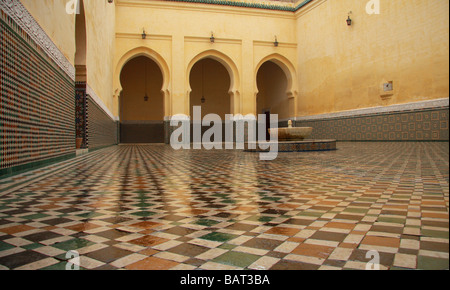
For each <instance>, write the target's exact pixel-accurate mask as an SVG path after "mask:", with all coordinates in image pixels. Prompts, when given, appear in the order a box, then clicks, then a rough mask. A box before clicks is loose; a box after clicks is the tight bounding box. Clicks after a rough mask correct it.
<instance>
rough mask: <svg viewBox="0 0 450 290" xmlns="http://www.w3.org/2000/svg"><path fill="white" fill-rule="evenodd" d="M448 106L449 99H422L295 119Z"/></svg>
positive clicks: (311, 119)
mask: <svg viewBox="0 0 450 290" xmlns="http://www.w3.org/2000/svg"><path fill="white" fill-rule="evenodd" d="M448 106H449V99H448V98H443V99H436V100H431V101H421V102H414V103H408V104H400V105H392V106H387V107H373V108H365V109H358V110H351V111H343V112H336V113H330V114H321V115H314V116H303V117H296V118H294V119H293V121H314V120H324V119H336V118H348V117H355V116H362V115H372V114H389V113H398V112H405V111H414V110H423V109H436V108H442V107H448Z"/></svg>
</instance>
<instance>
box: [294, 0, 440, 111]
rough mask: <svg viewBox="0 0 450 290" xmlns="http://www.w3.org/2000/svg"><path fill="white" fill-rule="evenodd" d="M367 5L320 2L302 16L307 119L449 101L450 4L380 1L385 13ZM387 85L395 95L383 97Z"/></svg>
mask: <svg viewBox="0 0 450 290" xmlns="http://www.w3.org/2000/svg"><path fill="white" fill-rule="evenodd" d="M367 2H368V1H362V0H326V1H324V0H316V1H314V2H313V3H312V4H311V5H310V7H313V8H307V9H304V10H303V11H300V12H299V13H297V15H296V16H297V17H298V20H297V36H298V44H299V45H298V66H297V67H298V83H299V99H298V114H299V115H300V116H307V115H315V114H321V113H329V112H337V111H344V110H352V109H358V108H367V107H374V106H386V105H392V104H402V103H409V102H415V101H421V100H431V99H437V98H447V97H448V96H449V85H448V78H449V65H448V64H449V55H448V51H449V39H448V35H449V1H443V0H427V1H424V0H380V4H381V5H380V8H381V11H380V14H379V15H368V14H367V13H366V4H367ZM349 11H352V14H351V18H352V19H353V25H352V26H351V27H348V26H347V24H346V19H347V15H348V12H349ZM387 81H393V84H394V91H393V95H392V96H384V97H382V96H381V94H382V90H381V86H382V84H383V83H384V82H387Z"/></svg>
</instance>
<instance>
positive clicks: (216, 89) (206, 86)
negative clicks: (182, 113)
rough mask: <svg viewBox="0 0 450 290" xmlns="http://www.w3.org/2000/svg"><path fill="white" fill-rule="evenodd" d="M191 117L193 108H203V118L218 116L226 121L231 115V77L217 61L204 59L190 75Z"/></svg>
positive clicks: (195, 66)
mask: <svg viewBox="0 0 450 290" xmlns="http://www.w3.org/2000/svg"><path fill="white" fill-rule="evenodd" d="M189 79H190V86H191V89H192V91H191V94H190V115H191V118H192V117H193V107H194V106H200V107H201V108H202V116H201V117H202V118H203V117H204V116H206V115H208V114H217V115H219V116H220V118H222V120H224V119H225V115H226V114H230V113H231V100H230V94H229V90H230V84H231V81H230V75H229V73H228V71H227V69H226V68H225V67H224V66H223V65H222V64H221V63H220V62H218V61H217V60H214V59H212V58H204V59H201V60H199V61H198V62H197V63H196V64H195V65H194V66H193V67H192V70H191V73H190V78H189Z"/></svg>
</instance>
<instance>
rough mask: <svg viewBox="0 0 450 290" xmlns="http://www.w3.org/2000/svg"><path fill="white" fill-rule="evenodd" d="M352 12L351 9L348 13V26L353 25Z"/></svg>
mask: <svg viewBox="0 0 450 290" xmlns="http://www.w3.org/2000/svg"><path fill="white" fill-rule="evenodd" d="M350 14H352V12H351V11H350V12H349V13H348V18H347V25H348V26H352V19H351V18H350Z"/></svg>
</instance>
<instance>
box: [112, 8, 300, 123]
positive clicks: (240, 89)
mask: <svg viewBox="0 0 450 290" xmlns="http://www.w3.org/2000/svg"><path fill="white" fill-rule="evenodd" d="M116 2H117V4H116V7H117V9H116V54H115V57H114V59H115V61H114V63H115V72H114V79H115V82H114V90H115V91H116V93H117V91H120V90H121V84H120V81H119V75H120V71H121V68H122V66H123V63H124V59H123V58H124V56H127V53H129V52H130V51H132V50H133V49H137V53H142V52H144V51H145V50H146V49H147V50H148V51H149V53H150V54H151V55H156V56H157V57H160V58H161V59H162V60H163V62H164V63H165V64H167V66H168V71H169V74H170V81H169V85H168V88H167V89H168V91H169V93H168V96H169V99H170V101H168V100H166V104H168V105H167V106H166V109H165V116H171V115H174V114H180V113H181V114H186V115H189V114H190V107H191V106H190V104H189V103H190V89H191V88H190V83H189V76H188V70H189V66H190V65H193V64H192V60H193V59H195V58H196V57H197V56H199V55H202V54H204V53H205V52H209V53H210V54H211V55H212V56H213V57H217V58H218V59H221V60H223V64H224V65H225V66H227V69H228V70H229V71H233V70H234V68H235V69H236V71H235V78H236V79H234V80H232V82H234V83H235V84H236V85H235V86H234V87H233V88H232V90H233V89H234V91H233V92H232V93H233V96H234V98H233V99H232V104H231V106H232V107H233V112H232V113H242V114H248V113H256V96H255V92H256V81H255V80H256V70H257V69H256V66H257V65H258V64H259V62H260V61H261V60H262V59H263V58H265V57H267V56H268V55H271V54H274V53H279V54H281V55H284V56H285V57H286V58H287V59H289V60H290V62H292V63H294V64H295V63H296V62H297V47H296V25H295V23H296V22H295V21H296V20H295V15H294V13H292V12H280V11H271V10H262V9H249V8H242V7H228V6H218V5H206V4H192V3H180V2H170V1H138V0H118V1H116ZM285 4H288V5H291V4H290V3H285ZM144 28H145V31H146V33H147V38H146V39H145V40H143V39H142V38H141V34H142V31H143V29H144ZM211 32H213V33H214V36H215V38H216V41H215V43H214V44H212V43H210V41H209V38H210V36H211ZM275 35H276V36H277V37H278V41H279V42H280V46H279V47H277V48H275V47H274V45H273V42H274V41H275ZM128 56H129V55H128Z"/></svg>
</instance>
